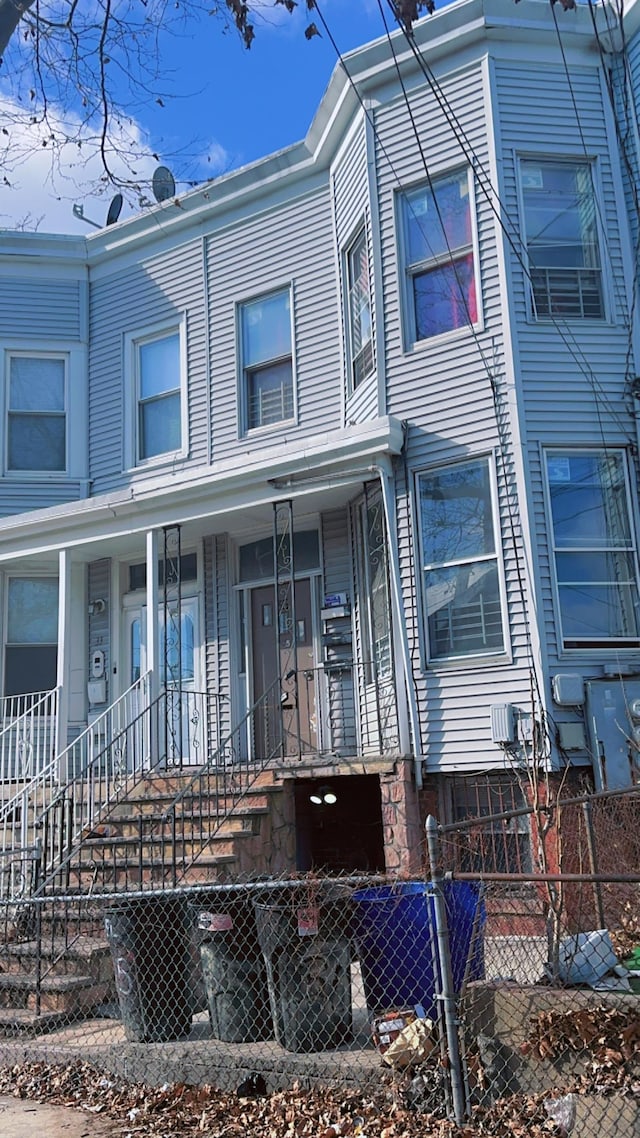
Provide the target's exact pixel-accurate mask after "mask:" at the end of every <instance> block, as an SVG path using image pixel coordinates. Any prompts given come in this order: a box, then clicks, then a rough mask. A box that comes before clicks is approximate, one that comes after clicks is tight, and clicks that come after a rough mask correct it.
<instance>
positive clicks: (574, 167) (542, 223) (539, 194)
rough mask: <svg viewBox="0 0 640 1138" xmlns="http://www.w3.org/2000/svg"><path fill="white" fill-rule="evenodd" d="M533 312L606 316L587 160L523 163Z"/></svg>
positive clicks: (539, 314)
mask: <svg viewBox="0 0 640 1138" xmlns="http://www.w3.org/2000/svg"><path fill="white" fill-rule="evenodd" d="M520 177H521V181H522V200H523V204H524V228H525V235H526V243H527V255H528V259H529V273H530V277H531V292H532V302H533V313H534V316H536V317H537V318H538V319H544V318H548V317H553V316H562V317H565V318H567V319H581V320H601V319H602V318H603V316H604V303H603V298H602V273H601V270H600V251H599V245H598V226H597V220H596V202H595V195H594V191H593V179H592V174H591V165H590V163H588V162H563V161H540V160H537V159H536V160H534V159H527V160H526V161H521V163H520Z"/></svg>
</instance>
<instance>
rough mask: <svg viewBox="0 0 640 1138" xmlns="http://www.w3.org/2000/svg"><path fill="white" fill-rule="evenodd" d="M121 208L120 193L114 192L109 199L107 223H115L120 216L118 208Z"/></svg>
mask: <svg viewBox="0 0 640 1138" xmlns="http://www.w3.org/2000/svg"><path fill="white" fill-rule="evenodd" d="M121 209H122V194H116V195H115V197H113V198H112V199H111V202H110V205H109V209H108V210H107V225H115V223H116V221H117V220H118V218H119V217H120V210H121Z"/></svg>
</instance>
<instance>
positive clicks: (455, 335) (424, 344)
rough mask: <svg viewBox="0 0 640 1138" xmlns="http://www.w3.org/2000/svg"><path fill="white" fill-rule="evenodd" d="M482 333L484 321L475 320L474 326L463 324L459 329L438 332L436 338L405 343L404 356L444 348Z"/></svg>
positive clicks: (431, 337)
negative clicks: (465, 337)
mask: <svg viewBox="0 0 640 1138" xmlns="http://www.w3.org/2000/svg"><path fill="white" fill-rule="evenodd" d="M483 331H484V321H483V320H477V321H476V323H475V324H463V325H461V327H459V328H450V329H449V330H448V331H447V332H439V333H438V335H437V336H428V337H427V338H426V339H424V340H410V341H409V342H408V343H405V346H404V354H405V356H412V355H415V354H417V353H418V352H423V351H425V350H426V349H428V348H433V347H437V348H439V347H446V346H447V344H449V343H452V342H454V341H456V340H460V339H462V337H463V336H477V335H479V333H481V332H483Z"/></svg>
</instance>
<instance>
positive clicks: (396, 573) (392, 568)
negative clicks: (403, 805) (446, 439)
mask: <svg viewBox="0 0 640 1138" xmlns="http://www.w3.org/2000/svg"><path fill="white" fill-rule="evenodd" d="M376 470H377V471H378V473H379V475H380V488H381V490H382V503H383V507H384V516H385V521H386V523H387V533H388V535H389V577H390V582H391V606H392V612H393V623H394V626H395V627H394V638H393V639H394V644H395V645H396V646H397V648H398V650H399V652H400V657H401V662H402V674H403V678H404V686H405V692H406V702H405V703H404V704H403V706H402V707H401V708H398V728H399V735H400V747H401V749H402V752H403V754H408V753H409V750H410V746H411V739H410V737H409V736H410V735H411V738H412V739H413V747H414V770H415V779H416V787H417V788H418V790H421V789H422V756H421V753H420V752H421V745H420V724H419V720H418V703H417V700H416V692H415V687H414V683H413V674H412V671H411V656H410V653H409V640H408V637H407V626H406V621H405V620H404V608H403V604H402V586H401V578H400V558H399V553H398V530H397V525H396V510H395V493H394V484H393V469H392V466H391V459H390V458H389V457H388V455H382V456H381V458H380V460H379V462H377V463H376ZM394 655H395V654H394ZM407 710H408V712H409V721H408V722H407V716H406V712H407Z"/></svg>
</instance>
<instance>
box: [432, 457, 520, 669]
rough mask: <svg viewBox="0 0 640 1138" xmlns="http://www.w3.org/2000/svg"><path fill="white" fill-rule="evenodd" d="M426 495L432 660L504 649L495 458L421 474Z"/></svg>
mask: <svg viewBox="0 0 640 1138" xmlns="http://www.w3.org/2000/svg"><path fill="white" fill-rule="evenodd" d="M418 496H419V510H420V537H421V554H422V573H423V597H424V608H425V624H426V628H427V639H428V650H429V658H430V659H431V660H442V659H446V658H450V657H460V656H474V655H481V654H482V655H486V654H487V653H500V652H503V651H504V631H503V620H502V599H501V581H500V566H499V562H498V555H497V538H496V532H495V520H494V510H493V497H494V495H493V487H492V470H491V467H490V463H489V459H488V458H476V459H471V460H469V461H466V462H458V463H455V464H453V465H451V466H443V467H440V468H439V469H437V470H430V471H426V472H424V473H422V474H420V475H418Z"/></svg>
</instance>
